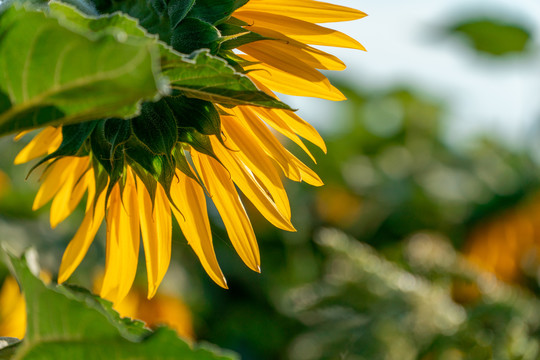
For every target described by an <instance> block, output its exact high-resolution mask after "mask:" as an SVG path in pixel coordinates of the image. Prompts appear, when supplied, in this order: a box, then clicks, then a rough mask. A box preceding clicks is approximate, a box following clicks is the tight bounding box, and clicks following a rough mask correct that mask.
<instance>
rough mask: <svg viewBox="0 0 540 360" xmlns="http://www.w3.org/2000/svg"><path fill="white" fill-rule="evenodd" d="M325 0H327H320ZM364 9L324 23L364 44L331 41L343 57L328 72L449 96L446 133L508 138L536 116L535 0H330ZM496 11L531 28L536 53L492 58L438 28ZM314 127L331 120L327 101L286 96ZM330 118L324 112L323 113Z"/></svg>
mask: <svg viewBox="0 0 540 360" xmlns="http://www.w3.org/2000/svg"><path fill="white" fill-rule="evenodd" d="M327 1H328V0H327ZM332 2H333V3H336V4H341V5H345V6H350V7H355V8H358V9H360V10H362V11H364V12H366V13H367V14H368V15H369V16H368V17H366V18H364V19H361V20H358V21H354V22H348V23H341V24H331V25H330V26H329V27H332V28H334V29H337V30H341V31H343V32H346V33H347V34H349V35H351V36H352V37H354V38H356V39H357V40H359V41H360V42H361V43H362V44H363V45H364V46H365V47H366V48H367V50H368V52H359V51H355V50H348V49H332V50H331V52H332V53H333V54H336V55H338V56H339V57H340V58H341V59H342V60H344V61H345V63H346V64H347V65H348V69H347V70H345V71H344V72H343V73H338V74H337V75H336V77H338V78H341V79H347V80H349V81H351V80H352V81H354V82H355V83H357V84H359V85H360V86H361V87H362V88H373V89H381V90H382V89H385V88H388V87H391V86H395V85H403V84H409V85H412V86H413V87H414V88H416V89H418V90H419V91H420V92H421V93H425V94H427V95H429V96H432V97H434V98H435V99H437V98H440V99H443V100H444V101H445V102H447V103H448V104H449V108H448V110H449V112H448V118H449V119H448V130H447V133H448V136H449V137H451V138H453V139H458V140H459V139H466V138H468V137H471V136H474V135H476V134H479V133H485V132H488V133H492V134H495V135H498V136H500V137H501V138H503V140H504V141H506V142H507V143H509V144H519V143H520V142H521V141H522V140H523V139H524V138H525V137H526V136H530V135H529V134H530V133H531V127H532V126H533V123H534V121H535V120H536V119H537V118H539V117H540V101H538V100H539V99H540V61H539V56H538V54H539V53H540V43H539V39H540V36H539V35H540V27H539V25H538V24H540V1H538V0H437V1H427V0H409V1H401V0H364V1H353V0H333V1H332ZM485 13H493V14H503V15H504V16H505V17H507V18H508V17H509V18H511V19H512V18H513V19H517V20H518V21H519V22H523V23H525V24H527V25H528V27H529V28H530V29H531V30H533V38H534V39H535V40H534V41H535V43H534V50H535V53H536V57H532V56H531V57H529V58H526V59H518V58H514V59H511V60H505V61H499V60H496V59H492V58H488V57H483V56H479V55H478V54H476V53H475V52H474V51H472V50H470V49H469V48H468V47H467V45H466V43H465V42H464V41H462V39H459V38H456V37H442V36H439V35H438V34H439V32H440V29H441V28H442V27H444V26H445V25H449V24H452V22H453V20H454V19H463V18H464V17H467V16H469V15H473V14H485ZM287 101H289V102H290V103H291V105H293V106H294V107H298V108H300V109H301V110H300V111H301V115H303V116H304V117H305V118H306V119H308V120H309V121H310V122H311V123H313V124H314V125H315V126H316V127H317V128H318V129H319V130H320V131H322V132H323V133H324V132H330V131H332V130H333V128H335V127H336V126H339V124H338V122H339V121H338V120H337V119H335V117H332V112H333V111H334V109H335V106H336V105H335V104H330V103H329V102H327V101H324V100H312V99H308V100H306V99H299V100H295V99H290V98H287ZM329 119H330V120H329Z"/></svg>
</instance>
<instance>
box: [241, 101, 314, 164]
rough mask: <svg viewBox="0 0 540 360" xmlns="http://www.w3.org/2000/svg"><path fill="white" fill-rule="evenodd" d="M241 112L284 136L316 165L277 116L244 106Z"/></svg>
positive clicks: (309, 153) (294, 134) (294, 135)
mask: <svg viewBox="0 0 540 360" xmlns="http://www.w3.org/2000/svg"><path fill="white" fill-rule="evenodd" d="M241 111H242V112H243V113H244V114H245V116H246V117H248V118H250V119H252V118H253V117H257V118H260V119H262V120H264V121H265V122H266V123H267V124H268V125H270V126H271V127H272V128H274V130H277V131H279V132H280V133H281V134H282V135H285V136H286V137H288V138H289V139H290V140H292V141H293V142H294V143H295V144H297V145H298V146H300V148H301V149H302V150H304V152H305V153H306V154H308V155H309V157H310V158H311V160H313V162H314V163H317V161H316V160H315V157H314V156H313V155H312V154H311V151H309V149H308V148H307V147H306V145H305V144H304V142H303V141H302V139H300V138H299V137H298V135H296V133H295V132H294V131H293V130H292V129H291V128H290V127H289V125H288V124H287V123H286V122H285V121H283V119H281V118H280V117H279V116H275V115H274V114H273V113H272V112H270V109H264V108H255V107H251V106H246V107H242V108H241Z"/></svg>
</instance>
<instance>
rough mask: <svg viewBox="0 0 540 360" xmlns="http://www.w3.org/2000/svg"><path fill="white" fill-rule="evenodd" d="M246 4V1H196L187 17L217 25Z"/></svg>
mask: <svg viewBox="0 0 540 360" xmlns="http://www.w3.org/2000/svg"><path fill="white" fill-rule="evenodd" d="M247 2H248V0H197V2H196V3H195V6H194V7H193V9H191V11H190V12H189V16H190V17H195V18H198V19H201V20H204V21H206V22H209V23H210V24H214V25H217V24H220V23H222V22H223V21H226V20H227V19H229V18H230V16H231V15H232V13H233V12H234V11H235V10H236V9H238V8H240V7H242V6H244V5H245V4H246V3H247Z"/></svg>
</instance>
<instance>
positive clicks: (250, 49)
mask: <svg viewBox="0 0 540 360" xmlns="http://www.w3.org/2000/svg"><path fill="white" fill-rule="evenodd" d="M238 49H239V50H240V51H242V52H244V53H246V54H248V55H250V56H252V57H254V58H256V59H258V60H260V61H262V62H265V63H267V64H269V65H272V66H274V67H276V68H278V69H282V70H285V71H288V70H287V69H288V68H289V67H290V70H292V71H293V74H295V73H294V71H296V69H297V68H298V69H299V70H300V71H305V70H304V67H306V66H307V67H309V68H311V69H321V70H337V71H340V70H344V69H345V68H346V66H345V64H344V63H343V62H342V61H341V60H339V59H338V58H336V57H335V56H333V55H330V54H327V53H325V52H324V51H321V50H317V49H315V48H313V47H310V46H308V45H305V44H302V43H300V42H297V41H294V40H292V39H290V40H289V41H287V42H285V41H277V40H263V41H257V42H254V43H250V44H247V45H243V46H240V47H239V48H238ZM284 62H286V63H287V64H286V65H284V64H283V63H284ZM288 72H290V71H288ZM297 75H298V74H297ZM309 75H310V76H311V72H309Z"/></svg>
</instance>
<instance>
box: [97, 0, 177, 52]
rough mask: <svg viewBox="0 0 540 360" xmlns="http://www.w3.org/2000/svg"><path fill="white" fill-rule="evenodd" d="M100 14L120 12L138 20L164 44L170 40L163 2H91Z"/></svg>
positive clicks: (152, 0)
mask: <svg viewBox="0 0 540 360" xmlns="http://www.w3.org/2000/svg"><path fill="white" fill-rule="evenodd" d="M93 1H94V3H95V5H96V8H97V10H98V11H99V12H100V13H101V14H114V13H116V12H121V13H124V14H127V15H129V16H131V17H134V18H136V19H138V20H139V24H140V25H141V26H142V27H143V28H145V29H146V30H147V31H148V32H149V33H151V34H157V35H158V36H159V38H160V40H161V41H164V42H166V43H169V42H170V39H171V21H170V18H169V14H168V8H167V4H166V3H165V1H164V0H149V1H147V0H124V1H111V0H93Z"/></svg>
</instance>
